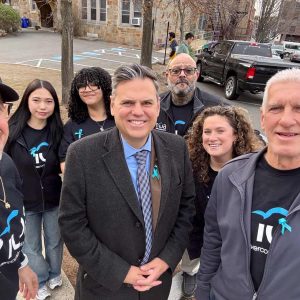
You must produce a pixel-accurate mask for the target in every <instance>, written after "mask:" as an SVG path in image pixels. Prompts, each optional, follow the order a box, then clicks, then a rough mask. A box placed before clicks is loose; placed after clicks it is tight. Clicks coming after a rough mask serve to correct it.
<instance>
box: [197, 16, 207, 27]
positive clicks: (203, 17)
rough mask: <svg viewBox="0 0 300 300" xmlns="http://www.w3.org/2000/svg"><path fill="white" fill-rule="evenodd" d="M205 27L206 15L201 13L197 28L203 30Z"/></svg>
mask: <svg viewBox="0 0 300 300" xmlns="http://www.w3.org/2000/svg"><path fill="white" fill-rule="evenodd" d="M206 28H207V20H206V16H205V15H204V14H203V15H201V16H200V17H199V23H198V29H199V30H200V31H204V30H205V29H206Z"/></svg>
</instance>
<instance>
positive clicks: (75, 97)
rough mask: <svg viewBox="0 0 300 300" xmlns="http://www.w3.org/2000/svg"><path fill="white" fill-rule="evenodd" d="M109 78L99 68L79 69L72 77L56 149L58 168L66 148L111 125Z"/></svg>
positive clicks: (62, 166)
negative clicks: (61, 133)
mask: <svg viewBox="0 0 300 300" xmlns="http://www.w3.org/2000/svg"><path fill="white" fill-rule="evenodd" d="M110 95H111V76H110V75H109V73H108V72H107V71H105V70H104V69H102V68H99V67H91V68H83V69H81V70H80V71H79V72H78V73H77V74H76V76H75V77H74V79H73V81H72V85H71V91H70V98H69V103H68V115H69V118H70V119H69V120H68V122H67V123H66V124H65V127H64V136H63V139H62V142H61V146H60V149H59V157H60V161H61V168H62V171H64V161H65V158H66V153H67V149H68V147H69V145H70V144H71V143H73V142H74V141H76V140H78V139H81V138H82V137H85V136H88V135H90V134H93V133H96V132H99V131H103V130H105V129H108V128H111V127H113V126H115V122H114V119H113V117H112V115H111V113H110Z"/></svg>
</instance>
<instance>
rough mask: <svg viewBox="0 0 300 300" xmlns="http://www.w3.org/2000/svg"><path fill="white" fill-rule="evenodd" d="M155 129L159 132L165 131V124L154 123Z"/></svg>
mask: <svg viewBox="0 0 300 300" xmlns="http://www.w3.org/2000/svg"><path fill="white" fill-rule="evenodd" d="M155 129H156V130H160V131H167V124H165V123H161V122H160V123H156V126H155Z"/></svg>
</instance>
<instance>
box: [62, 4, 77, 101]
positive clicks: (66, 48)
mask: <svg viewBox="0 0 300 300" xmlns="http://www.w3.org/2000/svg"><path fill="white" fill-rule="evenodd" d="M60 13H61V21H62V31H61V34H62V36H61V81H62V103H63V104H67V102H68V99H69V91H70V88H71V83H72V80H73V77H74V66H73V14H72V0H61V10H60Z"/></svg>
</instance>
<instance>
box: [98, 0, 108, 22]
mask: <svg viewBox="0 0 300 300" xmlns="http://www.w3.org/2000/svg"><path fill="white" fill-rule="evenodd" d="M99 1H100V2H99V5H100V21H103V22H105V21H106V0H99Z"/></svg>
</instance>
